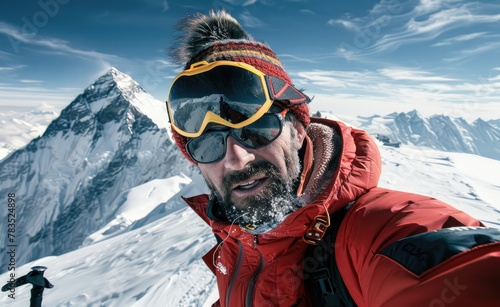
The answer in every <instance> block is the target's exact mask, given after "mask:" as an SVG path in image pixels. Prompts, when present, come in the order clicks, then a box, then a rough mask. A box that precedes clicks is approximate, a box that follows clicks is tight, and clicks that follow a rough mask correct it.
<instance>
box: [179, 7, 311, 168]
mask: <svg viewBox="0 0 500 307" xmlns="http://www.w3.org/2000/svg"><path fill="white" fill-rule="evenodd" d="M178 29H179V32H180V35H179V36H178V37H177V42H176V43H175V45H174V46H173V47H172V48H171V49H170V56H171V57H172V59H173V60H174V62H176V63H177V64H181V65H184V69H188V68H190V67H191V64H194V63H196V62H199V61H206V62H209V63H210V62H214V61H220V60H225V61H233V62H244V63H247V64H250V65H252V66H253V67H255V68H257V69H258V70H260V71H261V72H263V73H264V74H266V75H269V76H274V77H277V78H279V79H281V80H283V81H285V82H287V83H289V84H292V80H291V79H290V77H289V76H288V74H287V73H286V71H285V70H284V68H283V65H282V64H281V62H280V60H279V59H278V57H277V56H276V54H275V53H274V52H273V51H272V50H271V48H269V46H267V45H266V44H264V43H261V42H257V41H255V40H254V39H253V38H252V37H251V36H250V35H249V34H247V33H246V32H245V31H244V30H243V28H242V27H241V26H240V24H239V23H238V21H237V20H236V19H234V18H233V17H232V16H231V15H229V13H227V12H226V11H224V10H222V11H217V12H215V11H211V12H210V13H209V15H208V16H207V15H203V14H197V15H195V16H190V17H186V18H184V19H182V20H181V21H180V22H179V24H178ZM280 104H281V105H282V106H284V107H287V108H289V109H290V111H291V112H292V113H293V114H294V115H295V117H296V118H297V119H298V120H299V121H300V122H302V123H303V124H304V126H308V125H309V123H310V114H309V107H308V105H307V104H306V103H301V104H292V103H290V102H289V101H286V100H285V101H280ZM171 129H172V133H173V137H174V140H175V142H176V144H177V146H178V147H179V148H180V150H181V151H182V153H183V154H184V156H186V157H187V158H188V160H189V161H191V162H193V163H195V164H196V162H194V161H193V160H192V159H191V157H190V156H189V154H188V153H187V152H186V148H185V145H186V142H187V139H186V137H184V136H182V135H180V134H178V133H177V132H176V131H175V130H174V129H173V128H171Z"/></svg>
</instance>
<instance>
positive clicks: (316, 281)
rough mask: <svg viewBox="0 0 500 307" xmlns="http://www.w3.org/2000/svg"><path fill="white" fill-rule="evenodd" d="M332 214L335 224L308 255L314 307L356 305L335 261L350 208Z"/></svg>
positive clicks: (307, 279) (308, 281)
mask: <svg viewBox="0 0 500 307" xmlns="http://www.w3.org/2000/svg"><path fill="white" fill-rule="evenodd" d="M353 204H354V201H352V202H350V203H349V204H348V205H347V206H346V207H344V208H343V209H341V210H339V211H337V212H335V213H333V214H331V215H330V222H331V226H330V227H328V229H327V230H326V234H325V236H324V237H323V239H322V240H321V241H319V242H318V244H317V245H310V246H309V247H308V248H307V250H306V253H305V255H304V278H305V283H306V288H307V292H308V294H309V298H310V300H311V304H312V306H315V307H316V306H318V307H319V306H325V307H330V306H332V307H333V306H356V304H355V303H354V300H353V299H352V297H351V295H350V294H349V291H348V290H347V288H346V286H345V284H344V281H343V280H342V276H341V275H340V272H339V270H338V267H337V264H336V262H335V239H336V237H337V233H338V231H339V228H340V224H341V223H342V220H343V219H344V216H345V215H346V213H347V211H348V210H349V208H350V207H351V206H352V205H353Z"/></svg>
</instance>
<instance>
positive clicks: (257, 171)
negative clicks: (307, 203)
mask: <svg viewBox="0 0 500 307" xmlns="http://www.w3.org/2000/svg"><path fill="white" fill-rule="evenodd" d="M304 137H305V130H304V128H303V126H302V125H301V124H300V123H299V122H298V121H292V122H285V123H284V125H283V132H282V133H281V135H280V136H279V137H278V138H277V139H276V140H275V141H273V142H272V143H271V144H269V145H267V146H265V147H262V148H259V149H250V148H246V147H244V146H243V145H241V144H240V143H239V142H238V141H236V140H235V139H234V138H233V137H231V136H229V137H228V139H227V152H226V156H225V157H224V158H223V159H222V160H221V161H219V162H215V163H210V164H199V168H200V170H201V172H202V174H203V177H204V178H205V180H206V182H207V185H208V187H209V188H210V189H211V190H212V192H213V193H214V195H215V196H216V197H217V199H218V201H219V203H220V204H221V205H222V206H223V207H224V209H225V211H226V216H227V217H228V219H229V220H230V221H231V222H234V223H236V224H239V225H251V226H253V227H255V226H262V227H261V230H263V231H265V230H268V229H270V228H274V227H275V226H277V224H279V223H281V222H282V221H283V220H284V218H285V216H286V215H287V214H288V213H290V212H291V211H293V210H294V209H296V208H297V207H298V206H299V205H298V202H297V199H296V196H295V191H294V190H293V187H294V183H295V182H296V180H297V178H298V176H299V173H300V160H299V156H298V151H299V149H300V147H301V146H302V142H303V140H304ZM263 231H262V232H263Z"/></svg>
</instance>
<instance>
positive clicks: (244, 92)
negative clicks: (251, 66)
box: [168, 66, 267, 133]
mask: <svg viewBox="0 0 500 307" xmlns="http://www.w3.org/2000/svg"><path fill="white" fill-rule="evenodd" d="M266 101H267V99H266V95H265V94H264V85H263V83H262V80H261V78H260V77H259V76H258V75H256V74H254V73H252V72H251V71H248V70H245V69H243V68H239V67H235V66H217V67H214V68H213V69H211V70H208V71H206V72H203V73H200V74H196V75H192V76H187V75H185V76H180V77H179V78H178V79H177V80H176V81H175V82H174V84H173V85H172V88H171V89H170V93H169V97H168V103H169V105H170V111H171V113H172V114H171V115H172V118H173V121H174V124H175V125H176V126H177V127H178V128H180V129H182V130H183V131H186V132H190V133H191V132H192V133H194V132H198V131H199V130H200V128H201V124H202V123H203V120H204V118H205V116H206V115H207V112H208V111H211V112H213V113H215V114H216V115H218V116H220V117H221V118H223V119H225V120H227V121H228V122H230V123H233V124H238V123H240V122H242V121H244V120H247V119H248V118H250V117H251V116H252V115H254V114H255V113H256V112H257V110H258V109H259V108H260V107H262V105H264V103H265V102H266Z"/></svg>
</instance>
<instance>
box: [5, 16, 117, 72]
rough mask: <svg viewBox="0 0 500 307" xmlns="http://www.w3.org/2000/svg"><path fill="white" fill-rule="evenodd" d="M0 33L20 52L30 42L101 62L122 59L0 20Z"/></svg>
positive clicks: (54, 50) (47, 48)
mask: <svg viewBox="0 0 500 307" xmlns="http://www.w3.org/2000/svg"><path fill="white" fill-rule="evenodd" d="M0 33H3V34H5V35H7V36H8V38H9V41H10V42H11V47H12V49H13V51H14V53H17V52H19V46H20V45H22V44H28V45H34V46H39V47H43V48H45V49H46V50H48V51H52V52H57V53H61V54H71V55H78V56H82V57H85V58H89V59H93V60H96V61H99V62H108V61H110V60H118V59H120V57H118V56H116V55H112V54H107V53H102V52H98V51H93V50H83V49H78V48H74V47H72V46H70V44H69V43H68V42H67V41H64V40H60V39H57V38H50V37H42V36H40V35H33V33H30V34H27V33H23V31H21V30H19V29H18V28H16V27H14V26H11V25H9V24H7V23H5V22H0ZM108 66H109V65H108Z"/></svg>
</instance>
